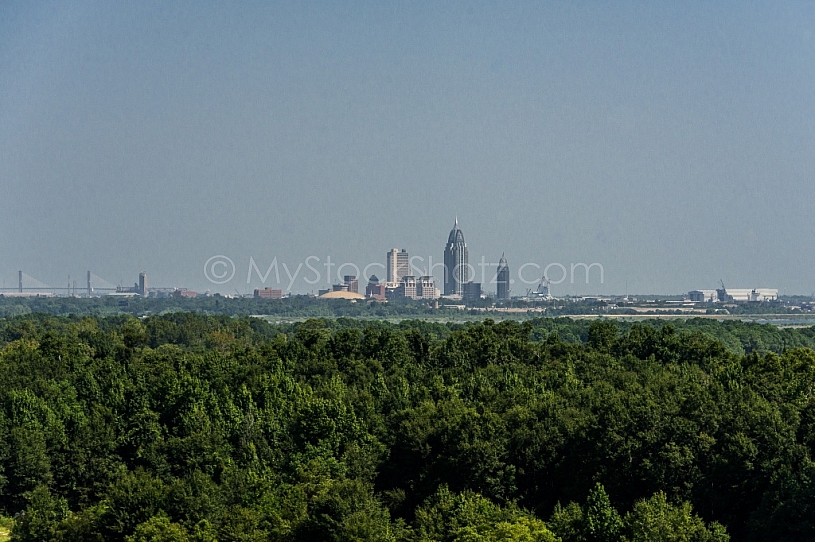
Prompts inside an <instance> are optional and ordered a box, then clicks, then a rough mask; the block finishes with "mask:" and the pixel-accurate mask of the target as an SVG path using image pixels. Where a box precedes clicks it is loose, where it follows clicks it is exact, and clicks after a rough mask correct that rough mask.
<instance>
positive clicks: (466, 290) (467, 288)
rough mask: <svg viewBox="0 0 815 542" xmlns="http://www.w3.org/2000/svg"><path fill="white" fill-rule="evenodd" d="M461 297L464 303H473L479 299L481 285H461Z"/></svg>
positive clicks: (478, 283) (470, 283)
mask: <svg viewBox="0 0 815 542" xmlns="http://www.w3.org/2000/svg"><path fill="white" fill-rule="evenodd" d="M461 297H462V299H463V300H464V301H465V302H466V301H469V302H473V301H478V300H479V299H481V283H480V282H465V283H464V284H463V285H462V292H461Z"/></svg>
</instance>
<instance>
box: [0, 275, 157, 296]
mask: <svg viewBox="0 0 815 542" xmlns="http://www.w3.org/2000/svg"><path fill="white" fill-rule="evenodd" d="M58 292H59V293H62V294H67V295H87V296H92V295H94V294H97V295H98V294H105V293H110V292H129V293H139V294H142V295H145V294H146V292H147V275H146V274H145V273H141V274H140V275H139V282H138V283H136V284H134V285H133V286H131V287H127V286H116V285H115V284H112V283H110V282H108V281H106V280H105V279H103V278H102V277H100V276H98V275H96V274H94V273H93V272H91V271H88V273H87V277H86V281H85V284H83V285H81V286H80V285H78V284H77V281H76V280H74V281H73V282H71V280H70V278H69V279H68V283H67V284H66V285H65V286H50V285H48V284H46V283H44V282H42V281H41V280H38V279H36V278H34V277H32V276H31V275H29V274H27V273H25V272H23V271H18V272H17V286H12V287H2V288H0V294H3V293H18V294H25V293H31V294H37V293H54V294H56V293H58Z"/></svg>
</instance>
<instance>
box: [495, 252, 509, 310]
mask: <svg viewBox="0 0 815 542" xmlns="http://www.w3.org/2000/svg"><path fill="white" fill-rule="evenodd" d="M495 278H496V283H497V285H498V291H497V292H496V294H497V295H496V297H497V298H498V299H499V300H502V301H503V300H506V299H509V292H510V290H509V285H510V284H511V283H512V281H511V280H510V278H509V266H508V265H507V259H506V257H505V256H504V253H503V252H502V253H501V259H500V260H499V261H498V273H496V276H495Z"/></svg>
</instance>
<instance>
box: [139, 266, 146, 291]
mask: <svg viewBox="0 0 815 542" xmlns="http://www.w3.org/2000/svg"><path fill="white" fill-rule="evenodd" d="M138 288H139V294H141V295H142V297H147V273H145V272H144V271H142V272H141V273H139V286H138Z"/></svg>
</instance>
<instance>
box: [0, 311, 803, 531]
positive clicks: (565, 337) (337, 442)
mask: <svg viewBox="0 0 815 542" xmlns="http://www.w3.org/2000/svg"><path fill="white" fill-rule="evenodd" d="M813 346H815V328H804V329H784V330H779V329H777V328H774V327H771V326H764V325H757V324H746V323H740V322H727V323H718V322H715V321H709V320H689V321H685V322H676V323H671V324H668V323H665V322H656V323H648V324H631V323H612V322H610V321H608V320H597V321H594V322H587V321H572V320H568V319H537V320H530V321H526V322H523V323H517V322H500V323H495V322H493V321H491V320H486V321H483V322H478V323H471V324H439V323H429V322H425V321H418V320H417V321H404V322H401V323H399V324H390V323H387V322H371V321H364V320H355V319H336V320H307V321H305V322H302V323H297V324H281V325H271V324H269V323H267V322H265V321H264V320H261V319H258V318H248V317H243V318H231V317H227V316H212V315H209V316H206V315H196V314H191V313H182V312H175V313H171V314H166V315H162V316H150V317H146V318H134V317H132V316H113V317H105V318H100V317H79V316H59V317H57V316H52V315H45V314H31V315H24V316H16V317H8V318H5V319H2V320H0V515H2V516H3V518H0V525H8V526H9V527H10V528H11V536H12V540H16V541H29V540H31V541H33V540H37V541H46V540H56V541H90V540H104V541H133V542H137V541H138V542H140V541H185V540H189V541H202V542H203V541H215V540H219V541H233V540H234V541H238V540H241V541H255V540H257V541H260V540H264V541H265V540H281V541H299V540H303V541H305V540H338V541H339V540H342V541H351V540H392V541H397V540H400V541H401V540H404V541H414V540H415V541H420V540H421V541H430V540H439V541H447V540H463V541H464V540H466V541H482V540H483V541H499V540H501V541H509V540H517V541H555V540H563V541H564V542H571V541H595V540H596V541H612V540H627V541H663V540H665V541H667V540H676V541H679V540H682V541H686V540H687V541H691V540H701V541H705V540H710V541H725V540H767V539H773V540H777V541H785V540H813V539H815V485H814V484H813V476H815V464H814V463H813V461H812V459H813V454H815V397H814V396H813V390H814V389H815V351H813V350H812V347H813Z"/></svg>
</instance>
